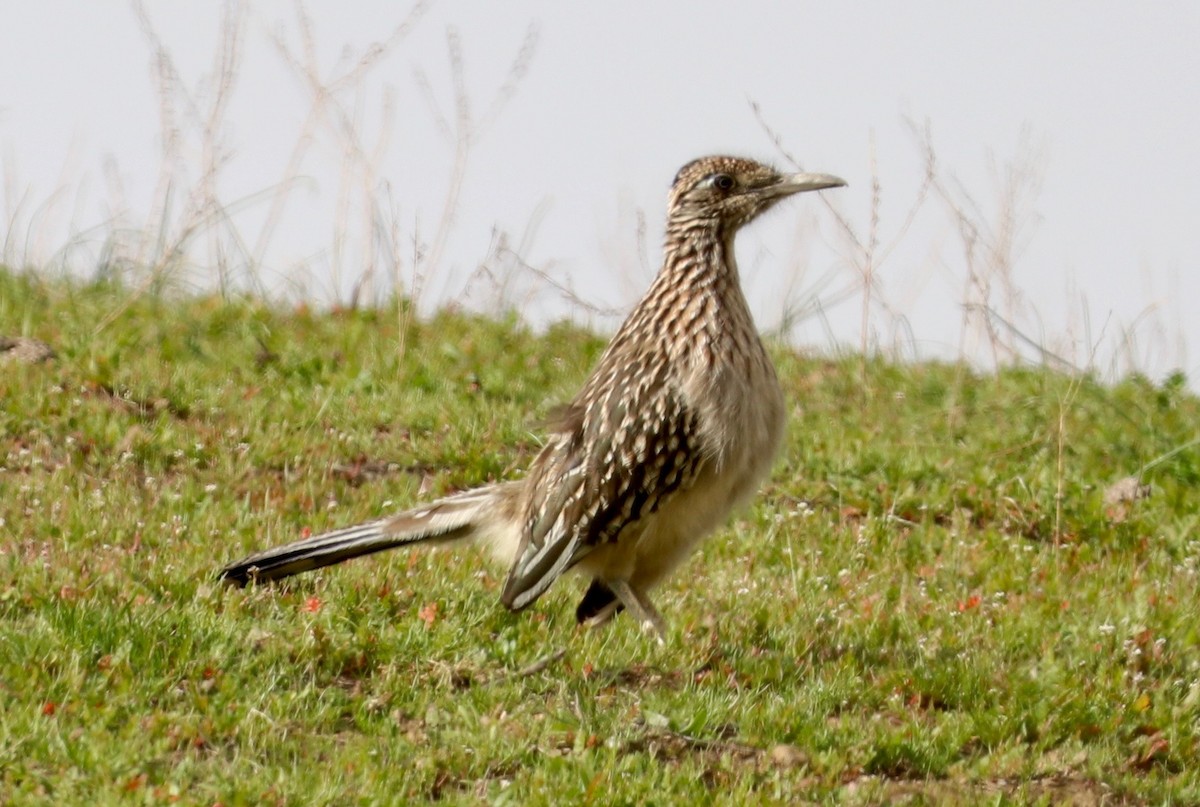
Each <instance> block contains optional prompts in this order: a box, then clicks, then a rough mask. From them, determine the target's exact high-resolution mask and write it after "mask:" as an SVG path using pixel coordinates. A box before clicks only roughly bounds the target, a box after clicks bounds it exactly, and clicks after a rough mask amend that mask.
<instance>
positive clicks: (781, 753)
mask: <svg viewBox="0 0 1200 807" xmlns="http://www.w3.org/2000/svg"><path fill="white" fill-rule="evenodd" d="M771 762H772V763H773V764H775V765H776V766H777V767H780V768H798V767H800V766H801V765H804V764H806V763H807V762H808V754H806V753H804V752H803V751H801V750H800V749H799V748H797V747H796V746H794V745H788V744H787V743H780V744H779V745H777V746H775V747H774V748H772V749H771Z"/></svg>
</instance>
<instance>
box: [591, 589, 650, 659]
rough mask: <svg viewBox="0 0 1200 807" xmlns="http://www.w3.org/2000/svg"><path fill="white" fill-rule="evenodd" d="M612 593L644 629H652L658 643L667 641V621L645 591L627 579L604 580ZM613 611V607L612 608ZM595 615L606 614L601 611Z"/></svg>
mask: <svg viewBox="0 0 1200 807" xmlns="http://www.w3.org/2000/svg"><path fill="white" fill-rule="evenodd" d="M604 582H605V583H606V584H608V587H609V588H610V589H611V590H612V593H613V594H616V595H617V599H618V600H620V601H621V604H622V605H624V606H625V608H626V610H628V611H629V613H630V615H631V616H632V617H633V618H634V619H636V620H637V621H638V624H639V625H641V626H642V628H643V629H644V630H650V631H653V632H654V633H655V634H656V635H657V637H658V643H659V644H666V641H667V621H666V620H665V619H663V617H662V614H660V613H659V612H658V609H657V608H655V607H654V603H652V602H650V598H649V597H647V596H646V594H645V592H641V591H638V590H637V589H635V588H634V587H633V586H631V585H630V584H629V581H628V580H605V581H604ZM613 610H614V612H615V610H616V609H615V608H614V609H613ZM597 616H604V617H605V618H606V619H607V618H608V615H605V614H604V613H603V612H601V614H598V615H597Z"/></svg>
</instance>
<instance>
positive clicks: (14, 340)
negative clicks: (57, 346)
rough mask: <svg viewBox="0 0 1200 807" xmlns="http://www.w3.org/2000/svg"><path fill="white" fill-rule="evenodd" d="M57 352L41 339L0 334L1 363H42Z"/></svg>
mask: <svg viewBox="0 0 1200 807" xmlns="http://www.w3.org/2000/svg"><path fill="white" fill-rule="evenodd" d="M56 355H57V354H56V353H55V352H54V348H52V347H50V346H49V345H48V344H46V343H45V342H43V341H42V340H41V339H32V338H30V337H28V336H0V364H8V363H12V362H16V363H19V364H40V363H41V362H44V361H50V359H53V358H54V357H55V356H56Z"/></svg>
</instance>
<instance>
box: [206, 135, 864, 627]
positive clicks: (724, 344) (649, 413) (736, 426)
mask: <svg viewBox="0 0 1200 807" xmlns="http://www.w3.org/2000/svg"><path fill="white" fill-rule="evenodd" d="M845 184H846V183H845V181H844V180H842V179H840V178H839V177H836V176H832V175H829V174H819V173H786V172H781V171H777V170H775V169H774V168H772V167H770V166H768V165H766V164H763V163H760V162H757V161H755V160H751V159H746V158H741V157H731V156H709V157H702V158H700V159H696V160H693V161H691V162H689V163H687V164H686V165H684V166H683V167H682V168H681V169H680V170H679V172H678V173H677V174H676V176H675V179H674V181H673V182H672V185H671V189H670V192H669V195H668V204H667V221H666V234H665V239H664V246H663V262H662V267H661V269H660V270H659V272H658V273H657V275H656V276H655V278H654V280H653V281H652V282H651V285H650V286H649V288H648V290H647V291H646V293H645V294H644V295H643V297H642V298H641V300H640V301H639V302H638V303H637V304H636V305H635V306H634V307H633V309H632V310H631V311H630V313H629V314H628V316H627V317H626V319H625V320H624V322H623V323H622V325H621V326H620V327H619V328H618V329H617V331H616V334H615V335H614V336H613V338H612V340H611V341H610V342H609V344H608V346H607V348H606V349H605V350H604V352H603V354H602V355H601V357H600V359H599V361H598V362H597V364H596V366H595V368H594V369H593V371H592V373H591V374H590V375H589V376H588V378H587V380H586V381H585V382H584V384H583V387H582V389H580V391H579V392H578V394H576V395H575V397H574V398H573V399H572V400H571V401H570V402H569V403H567V404H565V405H561V406H559V407H557V408H555V409H553V410H551V412H550V415H549V416H548V417H547V419H546V423H545V428H546V430H547V436H546V440H545V443H544V445H543V447H542V449H541V451H540V452H539V453H538V455H537V456H536V458H535V459H534V460H533V462H532V463H531V465H530V467H529V469H528V471H527V473H526V474H525V475H524V476H523V477H521V478H519V479H516V480H510V481H502V482H496V483H491V484H486V485H484V486H482V487H478V488H474V489H469V490H466V491H464V492H460V493H455V494H452V495H449V496H446V497H444V498H440V499H437V500H435V501H432V502H429V503H427V504H423V505H420V506H418V507H415V508H413V509H409V510H406V511H404V512H400V513H397V514H394V515H390V516H387V517H385V518H380V519H378V520H374V521H371V522H368V523H365V524H360V525H357V526H352V527H348V528H344V529H338V530H334V531H332V532H327V533H324V534H322V535H317V536H314V537H311V538H306V539H302V540H299V541H295V542H293V543H290V544H286V545H284V546H280V547H277V548H274V549H267V550H265V551H262V552H258V553H256V554H252V555H250V556H249V557H246V558H243V559H242V560H239V561H237V562H235V563H231V564H229V565H227V566H225V567H224V569H222V570H221V573H220V576H221V578H223V579H224V580H226V581H229V582H231V583H233V584H236V585H246V584H247V583H249V582H251V581H256V582H266V581H273V580H279V579H281V578H284V577H288V576H291V575H294V574H297V573H299V572H304V571H309V570H312V569H317V568H321V567H325V566H330V565H333V564H337V563H341V562H343V561H345V560H349V559H351V558H356V557H360V556H363V555H369V554H372V553H375V552H381V551H383V550H387V549H393V548H396V547H403V546H409V545H411V544H416V543H429V544H458V543H475V544H477V545H481V546H484V547H486V548H487V549H489V550H490V551H491V554H492V555H494V556H495V557H496V558H497V559H498V560H499V562H500V563H501V564H503V565H504V566H505V567H506V568H507V570H508V572H507V577H506V579H505V582H504V586H503V589H502V590H501V593H500V601H501V602H502V603H503V605H504V606H506V607H507V608H508V609H510V610H512V611H521V610H523V609H525V608H528V607H529V606H530V605H532V604H533V603H534V602H535V601H537V599H538V598H539V597H541V596H542V595H543V594H544V593H545V592H546V591H547V589H549V588H550V586H551V585H552V584H553V583H554V582H555V581H556V580H558V579H559V578H560V577H562V576H563V575H564V574H565V573H567V572H568V571H572V572H579V573H582V574H583V575H585V576H586V577H588V578H590V583H589V584H588V587H587V589H586V591H585V593H584V595H583V599H582V600H581V601H580V602H579V605H578V607H577V608H576V610H575V617H576V621H577V622H578V623H581V624H587V625H590V626H596V625H601V624H604V623H605V622H608V621H609V620H610V619H611V618H612V617H613V616H614V615H616V614H617V613H618V612H620V611H622V610H625V611H627V612H628V613H629V614H631V615H632V616H633V617H634V618H635V619H636V620H637V622H638V624H639V625H640V626H641V627H642V629H644V630H646V631H649V632H651V633H652V634H654V635H655V636H656V637H657V639H658V641H659V642H660V643H662V642H664V641H665V638H666V636H667V632H668V628H667V623H666V620H665V619H664V618H663V616H662V614H661V613H660V612H659V610H658V608H657V607H656V606H655V605H654V603H653V601H652V600H651V599H650V596H649V592H650V590H651V589H652V588H653V587H654V586H655V585H657V584H659V583H661V582H662V581H663V580H664V579H665V578H667V576H668V575H669V574H670V573H671V572H673V571H675V570H676V569H677V567H679V566H680V564H681V563H682V562H683V561H684V560H686V559H687V558H688V557H689V556H690V555H691V554H692V553H693V551H694V550H695V549H696V548H697V546H698V544H699V543H700V542H701V540H702V539H704V538H705V537H706V536H707V535H708V534H710V533H711V532H713V531H714V530H715V529H716V528H717V527H719V526H720V525H721V524H722V523H723V522H724V521H725V519H726V518H727V517H728V515H729V514H730V512H731V511H732V510H734V509H735V508H736V507H737V506H739V505H741V504H744V503H745V502H746V501H747V500H748V499H750V498H751V496H752V495H753V493H754V492H755V491H756V489H757V488H758V486H759V484H760V482H761V481H762V479H763V478H764V477H765V476H766V475H767V473H768V472H769V470H770V468H771V465H772V461H773V459H774V457H775V455H776V453H777V452H778V449H779V447H780V444H781V442H782V438H783V433H784V425H785V423H784V422H785V404H784V397H783V391H782V389H781V387H780V384H779V380H778V377H777V375H776V371H775V367H774V364H773V363H772V361H771V359H770V357H769V356H768V354H767V351H766V348H765V347H764V345H763V342H762V339H761V338H760V336H759V334H758V330H757V329H756V327H755V325H754V321H753V318H752V316H751V313H750V308H749V305H748V304H747V302H746V297H745V294H744V292H743V290H742V287H741V280H740V277H739V274H738V267H737V261H736V259H735V256H734V237H735V235H736V234H737V232H738V230H739V229H741V228H742V227H743V226H745V225H746V224H748V223H750V222H751V221H753V220H754V219H755V218H757V217H758V216H760V215H761V214H762V213H764V212H765V211H767V210H768V209H770V208H772V207H774V206H775V205H776V204H777V203H778V202H779V201H781V200H782V199H785V198H787V197H789V196H792V195H794V194H798V193H803V192H806V191H818V190H823V189H827V188H836V187H841V186H844V185H845Z"/></svg>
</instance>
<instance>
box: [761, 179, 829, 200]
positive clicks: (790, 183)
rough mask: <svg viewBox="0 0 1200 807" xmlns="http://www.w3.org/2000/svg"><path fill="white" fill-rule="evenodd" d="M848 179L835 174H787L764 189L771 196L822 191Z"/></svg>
mask: <svg viewBox="0 0 1200 807" xmlns="http://www.w3.org/2000/svg"><path fill="white" fill-rule="evenodd" d="M845 184H846V180H844V179H842V178H841V177H835V176H834V175H833V174H786V175H784V176H783V177H781V178H780V180H779V181H778V182H776V183H775V184H774V185H770V186H768V187H766V188H764V189H763V190H765V191H767V192H768V193H769V194H770V195H771V196H791V195H792V194H793V193H804V192H805V191H820V190H824V189H825V188H840V187H842V186H844V185H845Z"/></svg>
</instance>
